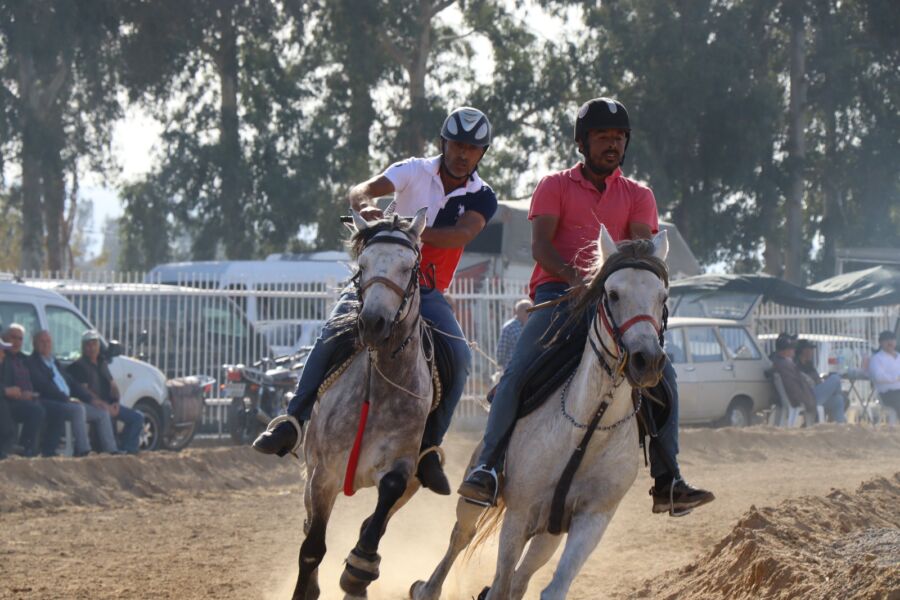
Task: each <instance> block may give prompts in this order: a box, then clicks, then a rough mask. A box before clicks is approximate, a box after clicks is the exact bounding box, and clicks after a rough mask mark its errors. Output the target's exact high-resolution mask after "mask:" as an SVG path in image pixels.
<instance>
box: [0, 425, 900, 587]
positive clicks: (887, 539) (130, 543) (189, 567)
mask: <svg viewBox="0 0 900 600" xmlns="http://www.w3.org/2000/svg"><path fill="white" fill-rule="evenodd" d="M473 444H474V438H472V437H470V436H464V435H457V436H454V437H453V439H452V441H451V442H450V443H449V444H448V459H449V464H450V474H451V479H453V480H454V481H458V480H459V478H460V477H461V475H462V468H463V464H464V462H465V459H466V458H467V455H468V453H469V451H470V449H471V447H472V445H473ZM292 462H293V464H291V462H288V461H276V460H274V459H269V458H268V457H262V456H258V455H256V454H255V453H253V452H252V451H251V450H250V449H248V448H223V449H195V450H189V451H186V452H184V453H182V454H180V455H175V454H161V453H157V454H152V455H142V456H140V457H136V458H135V457H92V458H88V459H80V460H76V459H49V460H47V459H42V460H33V461H26V460H22V459H13V460H8V461H4V462H3V463H0V531H2V532H3V533H2V535H0V597H3V598H7V597H11V598H90V599H94V598H115V597H120V598H209V597H215V598H286V597H289V596H290V589H292V586H293V580H294V577H295V576H296V553H297V549H298V548H299V544H300V541H301V538H302V534H301V533H300V530H301V524H302V521H303V511H302V502H301V488H300V476H299V472H298V470H297V463H296V461H292ZM682 464H683V468H684V472H685V474H686V476H687V477H688V478H689V479H690V480H692V481H694V482H696V483H697V484H701V485H704V486H708V487H710V488H712V489H713V490H714V491H715V492H716V494H717V496H718V500H717V501H716V502H714V503H713V504H711V505H709V506H708V507H704V508H703V509H702V510H698V511H697V512H696V513H694V514H692V515H690V516H688V517H685V518H682V519H672V518H668V517H665V516H653V515H651V514H650V508H649V498H648V497H647V489H648V488H649V487H650V481H649V479H648V478H647V476H646V473H642V474H641V475H640V476H639V478H638V481H637V482H636V483H635V486H634V488H633V489H632V490H631V491H630V492H629V494H628V496H626V498H625V499H624V501H623V503H622V506H621V507H620V509H619V512H618V514H617V515H616V517H615V519H614V520H613V522H612V525H611V526H610V528H609V530H608V532H607V535H606V537H605V538H604V540H603V542H602V543H601V546H600V548H599V549H598V550H597V551H596V552H595V553H594V555H593V556H592V557H591V559H590V561H589V562H588V564H587V565H586V566H585V568H584V570H583V571H582V573H581V575H580V577H579V578H578V580H577V581H576V584H575V586H574V588H573V590H572V593H571V594H570V597H571V598H580V599H581V598H583V599H588V598H590V599H595V598H598V599H599V598H623V597H628V596H633V597H641V598H653V597H683V596H686V595H688V590H687V589H686V588H676V587H675V586H676V585H677V584H678V583H680V582H682V581H695V585H694V588H692V590H693V591H692V595H691V597H692V598H707V597H708V598H728V597H734V596H735V594H734V593H733V592H734V588H729V589H730V590H731V591H730V592H727V593H726V591H725V588H723V587H722V586H719V587H718V588H717V587H716V586H715V585H709V586H707V588H706V589H704V590H702V592H698V591H697V586H696V578H697V577H702V579H701V581H704V582H710V581H718V580H717V579H716V577H718V576H721V575H722V574H721V573H718V574H717V573H716V572H715V571H709V570H708V569H713V568H714V567H716V564H717V563H716V562H715V558H716V557H715V556H713V555H711V554H710V553H711V552H712V551H713V550H715V549H717V548H718V549H719V550H723V549H724V550H723V551H722V552H721V554H722V556H723V558H722V561H724V562H722V564H721V565H719V567H721V568H722V569H725V570H728V569H731V570H732V571H734V570H735V569H738V570H739V569H740V568H743V564H744V563H743V562H742V561H738V560H732V561H731V562H730V563H729V562H727V560H726V559H727V558H728V556H727V553H726V552H725V550H729V549H732V550H733V549H734V548H735V544H737V541H736V539H737V538H736V537H735V536H736V535H737V536H738V537H740V535H743V534H740V532H738V530H736V529H735V526H736V525H737V524H738V522H739V520H741V519H742V518H743V519H744V521H743V524H744V525H746V523H748V522H752V523H756V521H747V518H751V517H752V513H751V515H750V516H749V517H748V515H747V512H748V511H749V510H751V508H752V507H766V506H774V507H777V505H779V503H781V502H782V501H784V500H786V499H791V502H789V503H787V504H786V505H784V506H783V507H777V508H775V509H772V510H769V509H766V510H763V509H762V508H760V510H759V511H758V512H757V514H762V515H764V517H765V518H764V520H765V521H766V523H767V525H766V526H765V527H762V528H761V531H760V532H757V533H758V535H759V536H760V537H759V539H758V540H756V539H755V541H754V544H755V546H754V547H755V548H756V550H757V551H758V552H759V554H758V555H755V556H756V558H759V559H760V560H762V561H765V560H767V559H769V558H772V556H775V557H776V558H777V557H780V559H781V560H785V561H786V568H788V570H790V569H791V568H793V571H791V572H792V573H795V574H798V573H799V575H797V578H798V579H802V577H801V575H804V574H808V573H809V572H813V573H819V572H822V573H827V572H828V571H827V569H824V566H823V565H824V563H822V565H820V566H821V567H822V568H821V569H819V571H816V569H817V568H819V567H816V566H815V565H813V566H809V565H808V564H800V561H801V558H802V556H800V555H797V556H798V558H797V559H796V560H797V564H796V565H792V564H791V560H793V559H791V558H790V557H791V556H794V554H791V552H795V553H796V551H795V550H791V549H790V548H789V547H780V546H779V547H777V548H775V549H773V550H771V551H769V550H767V548H769V546H768V545H767V544H769V543H770V542H771V543H772V544H775V542H774V541H773V540H777V539H783V538H785V536H786V538H787V539H792V538H796V537H797V535H796V531H795V530H797V529H799V528H802V527H803V524H802V520H800V521H798V518H797V515H798V514H800V515H802V514H804V510H805V511H807V512H809V513H810V514H813V513H816V514H817V513H818V512H820V509H821V510H823V511H825V512H824V513H822V514H826V515H831V517H828V518H833V520H834V522H835V530H836V533H840V534H841V536H840V539H837V538H835V539H832V537H829V536H830V532H829V527H828V526H827V525H828V521H826V523H825V524H824V525H823V524H822V523H821V521H820V522H819V525H818V526H817V527H818V529H814V530H812V531H810V532H808V539H807V538H804V540H805V541H804V544H805V545H806V546H809V545H810V544H812V543H813V542H817V543H820V544H821V545H822V547H823V548H832V550H834V548H837V549H840V550H841V553H842V555H846V556H850V557H858V562H859V565H856V566H854V565H855V563H854V562H853V560H850V559H848V560H849V562H848V564H849V566H848V567H847V568H848V569H849V571H848V572H852V573H855V574H856V576H863V577H865V576H867V575H866V574H871V573H873V571H871V570H865V569H872V568H874V567H878V569H881V570H878V571H877V573H878V577H881V579H874V580H873V581H874V582H875V583H874V584H873V586H869V588H866V589H867V590H868V591H866V590H863V589H862V588H860V589H859V590H856V591H855V592H854V591H852V590H850V591H848V590H845V589H842V590H841V596H842V597H845V598H850V597H861V598H862V597H864V598H890V599H891V600H896V599H900V590H894V589H892V587H893V586H894V585H895V584H896V582H897V581H898V580H900V575H898V576H897V577H894V575H897V574H898V573H900V563H898V562H897V561H898V558H897V557H898V556H900V549H898V547H897V546H898V544H900V535H898V527H900V524H898V522H897V519H894V520H893V524H891V523H892V521H891V518H890V516H888V517H885V516H883V515H880V513H879V512H878V510H881V509H876V508H872V507H871V506H870V505H865V506H866V507H867V508H865V510H862V509H861V510H860V511H859V512H860V514H861V515H863V516H862V517H860V518H859V519H857V520H855V521H853V522H852V523H851V525H841V524H840V523H839V522H838V521H839V519H838V518H837V517H836V516H835V515H836V514H837V513H835V512H828V511H827V510H825V509H824V508H822V506H825V505H824V504H821V503H822V502H824V500H822V499H821V498H818V499H817V498H803V499H797V498H798V497H800V496H806V495H809V496H820V497H821V496H825V495H826V494H829V492H831V490H832V489H833V488H841V489H843V490H844V491H845V492H847V493H848V494H850V495H848V496H847V497H846V498H851V496H852V497H853V498H855V496H853V495H852V492H853V491H854V490H856V489H857V487H858V486H859V485H860V484H861V483H862V482H864V481H867V480H871V479H873V478H875V477H878V476H881V477H887V478H890V477H892V476H893V474H894V473H895V472H896V471H898V466H900V432H896V431H895V432H888V431H872V430H871V429H864V428H859V427H855V426H850V427H845V428H838V427H836V426H828V427H818V428H813V429H811V430H793V431H784V430H773V429H768V428H752V429H748V430H740V431H738V430H729V429H724V430H708V429H698V430H687V431H685V432H683V434H682ZM892 481H896V480H890V479H889V480H888V483H887V484H886V485H887V487H879V488H878V489H877V494H878V495H879V496H884V495H885V494H887V495H888V498H889V499H890V498H893V500H892V502H893V504H888V506H889V508H888V509H887V510H888V513H889V515H890V507H896V506H897V505H898V502H900V482H896V483H891V482H892ZM870 485H876V486H879V485H880V486H884V485H885V484H883V483H876V484H870ZM891 494H896V496H891ZM832 496H834V495H832ZM834 497H835V498H837V500H834V499H832V500H831V504H830V505H829V506H832V505H833V506H832V509H834V507H840V506H842V505H843V504H844V503H847V502H851V500H852V499H851V500H848V499H846V498H844V497H843V496H834ZM874 497H875V496H873V495H872V494H870V495H869V496H866V495H865V494H863V495H862V496H860V498H861V499H862V500H861V501H863V502H874V501H875V500H873V498H874ZM826 504H827V502H826ZM373 506H374V494H373V493H372V492H371V491H363V492H361V493H359V494H357V495H356V496H354V497H353V498H352V499H346V498H342V499H341V500H339V502H338V507H337V509H336V510H335V514H334V516H333V518H332V522H331V528H330V529H329V536H328V547H329V553H328V556H327V557H326V559H325V563H324V564H323V574H322V583H323V586H324V592H323V598H325V599H330V598H341V597H342V596H341V595H339V594H338V593H337V586H336V582H337V578H338V574H339V572H340V569H341V568H342V562H343V560H344V558H345V557H346V554H347V552H348V551H349V549H350V548H351V547H352V545H353V542H354V541H355V536H356V532H357V531H358V527H359V524H360V522H361V521H362V519H363V517H364V516H365V515H366V514H367V513H368V512H370V511H371V509H372V507H373ZM453 506H454V499H453V498H441V497H437V496H434V495H433V494H419V495H418V496H417V497H416V498H414V499H413V501H412V502H411V503H410V505H409V506H407V507H406V508H404V510H403V511H402V512H401V513H400V514H399V515H398V516H397V518H396V519H395V520H394V521H393V522H392V524H391V527H390V529H389V531H388V534H387V536H386V537H385V540H384V542H383V545H382V556H383V557H384V558H383V561H382V567H381V570H382V574H383V575H382V578H381V579H380V580H379V581H378V582H377V583H376V584H374V585H373V586H372V588H371V593H370V598H373V599H400V598H404V597H405V593H406V590H407V589H408V588H409V585H410V583H411V582H412V581H413V580H415V579H418V578H422V577H425V576H427V575H428V573H429V572H430V570H431V569H432V568H433V567H434V565H435V564H436V562H437V560H438V558H439V556H440V555H441V554H442V552H443V550H444V545H445V543H446V540H447V536H448V534H449V530H450V527H451V526H452V521H451V519H452V515H453ZM870 513H871V514H872V516H871V523H869V522H867V520H866V519H867V518H868V517H866V516H865V515H868V514H870ZM780 515H786V516H784V518H782V516H780ZM839 525H840V526H839ZM845 529H846V531H844V530H845ZM838 530H840V531H838ZM736 532H738V533H736ZM764 534H766V535H764ZM767 535H768V537H766V536H767ZM779 536H781V537H779ZM717 544H718V546H717ZM867 544H868V545H867ZM872 544H874V546H871V547H872V548H876V549H877V550H878V556H881V557H882V558H883V561H882V562H883V563H884V564H882V562H878V561H875V562H873V559H872V558H869V556H871V555H872V551H871V550H870V549H867V548H869V547H870V546H869V545H872ZM786 557H787V558H786ZM732 558H734V557H732ZM698 560H699V562H697V561H698ZM816 560H818V559H816V558H815V557H814V561H816ZM493 561H494V554H493V549H492V548H487V549H486V550H485V551H483V552H481V553H479V554H477V555H476V556H475V558H473V560H472V561H471V562H470V563H469V564H468V565H466V566H465V567H463V568H457V569H456V570H454V572H452V573H451V575H450V581H449V582H448V585H447V587H445V598H450V599H461V598H470V597H472V595H474V594H475V593H477V591H478V590H480V589H481V587H482V586H483V585H486V584H487V583H488V582H489V579H490V575H491V573H492V570H493ZM884 561H886V562H884ZM692 563H693V564H692ZM726 563H727V564H726ZM552 564H555V561H551V566H552ZM747 564H752V561H750V562H748V563H747ZM767 564H768V563H767ZM841 564H843V563H841ZM860 565H861V566H860ZM873 565H874V566H873ZM782 566H784V565H782ZM825 566H827V565H825ZM837 568H838V567H834V569H837ZM841 568H843V567H841ZM672 569H682V571H681V572H679V573H670V574H668V575H666V576H663V573H664V572H666V571H669V570H672ZM704 569H707V570H704ZM810 569H812V571H810ZM876 570H877V569H876ZM775 571H777V569H775ZM773 572H774V571H773ZM841 572H843V571H841ZM550 574H551V571H550V569H548V568H545V569H544V570H543V571H541V572H539V573H538V575H537V576H536V578H535V580H534V581H533V582H532V586H531V588H530V590H529V594H528V596H527V597H528V598H537V597H538V595H539V591H540V589H541V588H542V587H543V585H545V584H546V582H547V581H548V580H549V577H550ZM738 575H740V574H738ZM804 576H808V575H804ZM736 577H737V580H740V577H739V576H736ZM871 577H876V575H871ZM691 578H694V579H691ZM659 579H662V580H663V581H662V583H661V584H660V583H654V581H655V580H659ZM726 579H727V578H725V579H722V581H726ZM729 581H730V580H729ZM726 583H727V582H726ZM676 589H681V590H682V593H676V594H675V596H671V593H673V590H676ZM822 589H823V590H824V589H825V588H822ZM775 590H778V593H776V592H775ZM782 592H785V593H787V595H781V594H782ZM789 592H790V588H789V587H788V588H784V587H777V586H776V587H765V586H763V587H759V588H758V589H757V590H756V592H755V593H754V594H752V595H751V596H747V597H767V596H768V597H790V593H789ZM805 596H808V597H816V593H815V590H813V592H809V593H807V594H805ZM795 597H799V596H795ZM819 597H827V596H819Z"/></svg>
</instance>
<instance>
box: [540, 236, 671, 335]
mask: <svg viewBox="0 0 900 600" xmlns="http://www.w3.org/2000/svg"><path fill="white" fill-rule="evenodd" d="M655 251H656V247H655V246H654V245H653V242H652V241H651V240H624V241H621V242H619V243H618V244H616V252H615V253H614V254H611V255H610V256H609V258H607V259H606V261H603V260H602V259H601V258H600V255H599V252H598V255H597V258H596V259H595V260H594V263H593V264H592V265H591V268H590V271H589V273H590V281H589V282H588V284H587V286H586V287H585V288H584V289H582V290H581V291H579V292H578V293H576V294H573V297H572V307H571V309H570V310H569V317H568V319H566V321H565V323H564V324H563V326H562V327H561V328H559V330H558V335H559V334H562V333H563V332H567V331H569V328H570V327H574V326H575V325H576V324H578V323H583V322H584V319H585V318H586V317H587V314H586V313H587V312H588V311H593V310H595V308H596V306H597V303H598V302H599V301H600V299H601V298H602V297H603V294H604V290H605V286H606V280H607V279H608V278H609V276H610V275H611V274H612V273H613V272H615V271H616V270H618V268H619V267H621V266H622V265H623V264H624V263H629V262H636V261H637V262H641V263H644V264H646V265H647V266H648V267H650V269H651V270H652V271H653V272H654V273H655V274H656V275H657V276H658V277H659V278H660V279H661V280H662V281H663V283H665V285H666V287H669V269H668V267H667V266H666V263H665V261H663V260H662V259H659V258H657V257H656V256H654V255H653V254H654V252H655ZM554 339H555V338H554Z"/></svg>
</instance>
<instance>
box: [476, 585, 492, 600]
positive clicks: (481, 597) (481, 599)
mask: <svg viewBox="0 0 900 600" xmlns="http://www.w3.org/2000/svg"><path fill="white" fill-rule="evenodd" d="M490 591H491V588H490V586H488V587H485V588H484V589H483V590H481V593H480V594H478V600H487V595H488V592H490Z"/></svg>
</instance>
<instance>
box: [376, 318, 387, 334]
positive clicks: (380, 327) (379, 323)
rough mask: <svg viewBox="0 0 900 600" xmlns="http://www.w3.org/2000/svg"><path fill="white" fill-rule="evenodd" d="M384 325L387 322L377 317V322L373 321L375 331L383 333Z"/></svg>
mask: <svg viewBox="0 0 900 600" xmlns="http://www.w3.org/2000/svg"><path fill="white" fill-rule="evenodd" d="M386 325H387V321H385V320H384V317H378V320H377V321H375V331H384V328H385V326H386Z"/></svg>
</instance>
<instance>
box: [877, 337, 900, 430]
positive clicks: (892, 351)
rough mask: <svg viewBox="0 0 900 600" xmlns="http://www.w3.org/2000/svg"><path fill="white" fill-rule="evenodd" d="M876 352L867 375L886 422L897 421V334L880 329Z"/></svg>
mask: <svg viewBox="0 0 900 600" xmlns="http://www.w3.org/2000/svg"><path fill="white" fill-rule="evenodd" d="M878 346H879V349H878V352H876V353H875V354H874V355H873V356H872V358H871V359H870V360H869V376H870V377H871V378H872V383H873V384H874V385H875V390H876V391H877V392H878V396H879V400H880V401H881V406H882V407H883V409H884V411H885V412H886V416H887V420H888V423H890V424H892V425H894V424H896V423H897V420H898V419H897V417H898V415H900V354H898V353H897V334H896V333H894V332H893V331H882V332H881V333H880V334H879V335H878Z"/></svg>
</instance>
